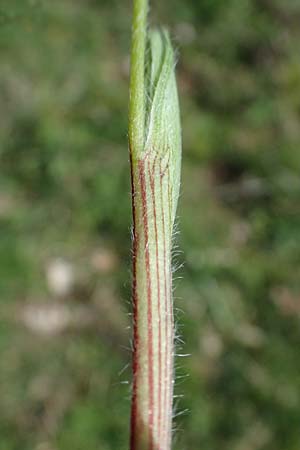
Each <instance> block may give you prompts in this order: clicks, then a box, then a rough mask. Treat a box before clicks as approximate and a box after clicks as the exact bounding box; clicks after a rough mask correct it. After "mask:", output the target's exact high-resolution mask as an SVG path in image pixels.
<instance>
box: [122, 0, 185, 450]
mask: <svg viewBox="0 0 300 450" xmlns="http://www.w3.org/2000/svg"><path fill="white" fill-rule="evenodd" d="M146 26H147V2H146V0H135V3H134V20H133V38H132V59H131V82H130V118H129V146H130V158H131V180H132V209H133V225H134V227H133V316H134V330H133V343H134V351H133V395H132V411H131V443H130V446H131V450H170V449H171V429H172V397H173V354H174V322H173V300H172V270H171V247H172V231H173V224H174V218H175V213H176V206H177V200H178V192H179V180H180V161H181V138H180V121H179V106H178V99H177V89H176V82H175V75H174V58H173V51H172V47H171V44H170V40H169V37H168V35H167V33H166V32H162V33H158V32H149V34H147V30H146ZM146 45H148V46H149V54H148V52H147V58H149V65H148V66H147V69H148V71H147V77H146V75H145V73H146V70H145V67H146V63H147V61H146V56H145V50H146Z"/></svg>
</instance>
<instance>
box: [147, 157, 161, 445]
mask: <svg viewBox="0 0 300 450" xmlns="http://www.w3.org/2000/svg"><path fill="white" fill-rule="evenodd" d="M156 158H157V155H156V156H155V159H154V162H153V167H152V170H150V163H149V162H148V170H149V176H150V186H151V194H152V205H153V219H154V233H155V256H156V276H157V302H158V419H157V420H158V436H157V440H158V442H160V428H161V394H162V380H161V366H162V354H161V301H160V276H159V262H158V232H157V216H156V202H155V186H154V182H155V181H154V175H155V174H154V172H155V161H156Z"/></svg>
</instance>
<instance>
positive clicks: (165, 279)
mask: <svg viewBox="0 0 300 450" xmlns="http://www.w3.org/2000/svg"><path fill="white" fill-rule="evenodd" d="M160 197H161V201H160V203H161V215H162V230H163V233H162V234H163V254H164V258H163V265H164V293H165V317H166V321H165V323H166V340H165V344H166V345H165V364H164V366H165V367H164V373H165V379H166V378H167V377H168V355H169V342H168V337H169V320H168V296H167V262H166V233H165V218H164V207H163V175H162V174H160ZM167 408H168V405H167V389H166V383H165V389H164V414H166V413H167ZM164 422H165V424H166V418H165V419H164ZM164 428H165V429H166V426H165V427H164Z"/></svg>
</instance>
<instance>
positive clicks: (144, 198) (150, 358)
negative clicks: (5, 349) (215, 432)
mask: <svg viewBox="0 0 300 450" xmlns="http://www.w3.org/2000/svg"><path fill="white" fill-rule="evenodd" d="M138 164H139V181H140V186H141V196H142V208H143V225H144V227H143V228H144V239H145V243H144V245H145V265H146V274H147V299H148V314H147V320H148V382H149V430H148V432H149V450H153V341H152V339H153V333H152V304H151V297H152V293H151V278H150V258H149V247H148V244H149V242H148V238H149V233H148V211H147V196H146V182H145V166H144V161H139V163H138Z"/></svg>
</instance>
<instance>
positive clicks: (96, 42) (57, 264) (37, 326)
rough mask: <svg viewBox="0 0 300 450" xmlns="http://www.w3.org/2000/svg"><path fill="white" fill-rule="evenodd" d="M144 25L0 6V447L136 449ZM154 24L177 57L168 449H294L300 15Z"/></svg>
mask: <svg viewBox="0 0 300 450" xmlns="http://www.w3.org/2000/svg"><path fill="white" fill-rule="evenodd" d="M130 20H131V2H130V1H129V0H118V1H117V0H109V1H108V0H51V1H50V0H36V1H34V0H32V1H31V0H0V51H1V62H0V115H1V120H0V132H1V137H0V171H1V173H0V296H1V309H0V349H1V350H0V351H1V353H0V356H1V358H0V436H1V439H0V450H84V449H89V450H96V449H97V450H111V449H120V450H125V449H127V448H128V421H129V410H130V379H131V371H130V358H131V354H130V346H131V344H130V315H129V314H130V311H131V306H130V290H131V288H130V284H131V281H130V279H131V268H130V266H131V262H130V247H131V240H130V223H131V206H130V179H129V162H128V150H127V104H128V76H129V47H130ZM151 21H152V23H165V24H167V25H168V27H169V28H170V30H171V33H172V36H173V37H174V43H175V46H176V47H177V48H178V49H179V54H180V58H179V62H178V84H179V91H180V99H181V109H182V122H183V147H184V152H183V176H182V194H181V199H180V205H179V211H178V229H179V230H180V233H179V234H178V235H177V243H178V246H179V250H180V251H182V253H180V254H179V255H178V256H176V258H175V262H174V264H175V265H179V266H180V265H181V264H182V263H183V262H184V266H183V268H180V269H179V270H178V271H177V272H176V275H175V278H182V279H180V280H178V281H176V282H175V284H176V291H175V296H176V300H175V301H176V308H177V313H176V315H177V323H178V325H177V328H178V335H179V336H180V339H181V341H183V342H184V343H182V342H181V343H178V353H190V354H191V356H189V357H186V358H180V357H178V358H177V361H176V367H177V382H176V395H177V396H178V398H179V399H178V403H177V400H176V409H175V415H177V416H178V417H177V418H176V419H175V428H176V430H177V431H175V437H174V449H176V450H192V449H193V450H194V449H195V450H198V449H199V450H220V449H222V450H299V442H300V436H299V423H300V330H299V321H300V172H299V170H300V58H299V42H300V28H299V22H300V2H299V0H285V1H284V2H283V1H281V0H225V1H224V0H184V1H183V0H172V1H171V0H167V1H165V2H161V1H158V0H153V1H152V8H151ZM179 342H180V341H179ZM181 396H182V398H181Z"/></svg>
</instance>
